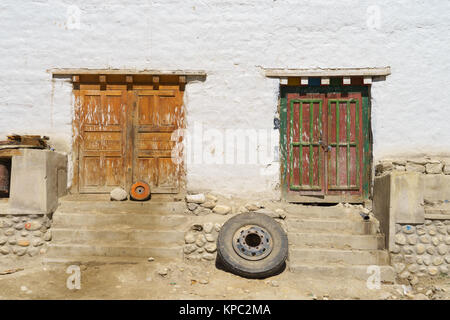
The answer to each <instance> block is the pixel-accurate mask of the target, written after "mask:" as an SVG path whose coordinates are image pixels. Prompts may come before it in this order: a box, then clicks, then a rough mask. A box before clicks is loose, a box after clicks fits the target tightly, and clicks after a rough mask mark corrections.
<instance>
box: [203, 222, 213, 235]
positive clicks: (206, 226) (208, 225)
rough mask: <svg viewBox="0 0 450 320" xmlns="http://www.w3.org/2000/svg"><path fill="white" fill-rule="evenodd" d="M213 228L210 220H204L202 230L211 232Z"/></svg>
mask: <svg viewBox="0 0 450 320" xmlns="http://www.w3.org/2000/svg"><path fill="white" fill-rule="evenodd" d="M213 229H214V224H213V223H212V222H206V223H204V224H203V230H204V231H205V232H206V233H211V232H212V231H213Z"/></svg>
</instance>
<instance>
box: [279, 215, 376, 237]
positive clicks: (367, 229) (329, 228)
mask: <svg viewBox="0 0 450 320" xmlns="http://www.w3.org/2000/svg"><path fill="white" fill-rule="evenodd" d="M286 223H287V228H288V231H289V232H299V233H344V234H360V235H363V234H365V235H369V234H376V233H377V228H376V225H375V223H373V222H372V221H370V220H369V221H364V220H362V219H361V220H349V219H341V220H337V219H298V218H288V219H287V220H286Z"/></svg>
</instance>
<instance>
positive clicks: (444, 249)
mask: <svg viewBox="0 0 450 320" xmlns="http://www.w3.org/2000/svg"><path fill="white" fill-rule="evenodd" d="M437 250H438V253H439V254H440V255H441V256H443V255H444V254H446V253H447V246H446V245H445V244H440V245H439V246H438V247H437Z"/></svg>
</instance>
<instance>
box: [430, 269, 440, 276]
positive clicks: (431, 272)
mask: <svg viewBox="0 0 450 320" xmlns="http://www.w3.org/2000/svg"><path fill="white" fill-rule="evenodd" d="M438 272H439V270H438V268H436V267H428V274H429V275H430V276H435V275H437V274H438Z"/></svg>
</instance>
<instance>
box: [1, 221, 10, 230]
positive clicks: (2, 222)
mask: <svg viewBox="0 0 450 320" xmlns="http://www.w3.org/2000/svg"><path fill="white" fill-rule="evenodd" d="M11 226H12V223H11V222H10V221H8V220H6V219H2V220H0V228H11Z"/></svg>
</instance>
